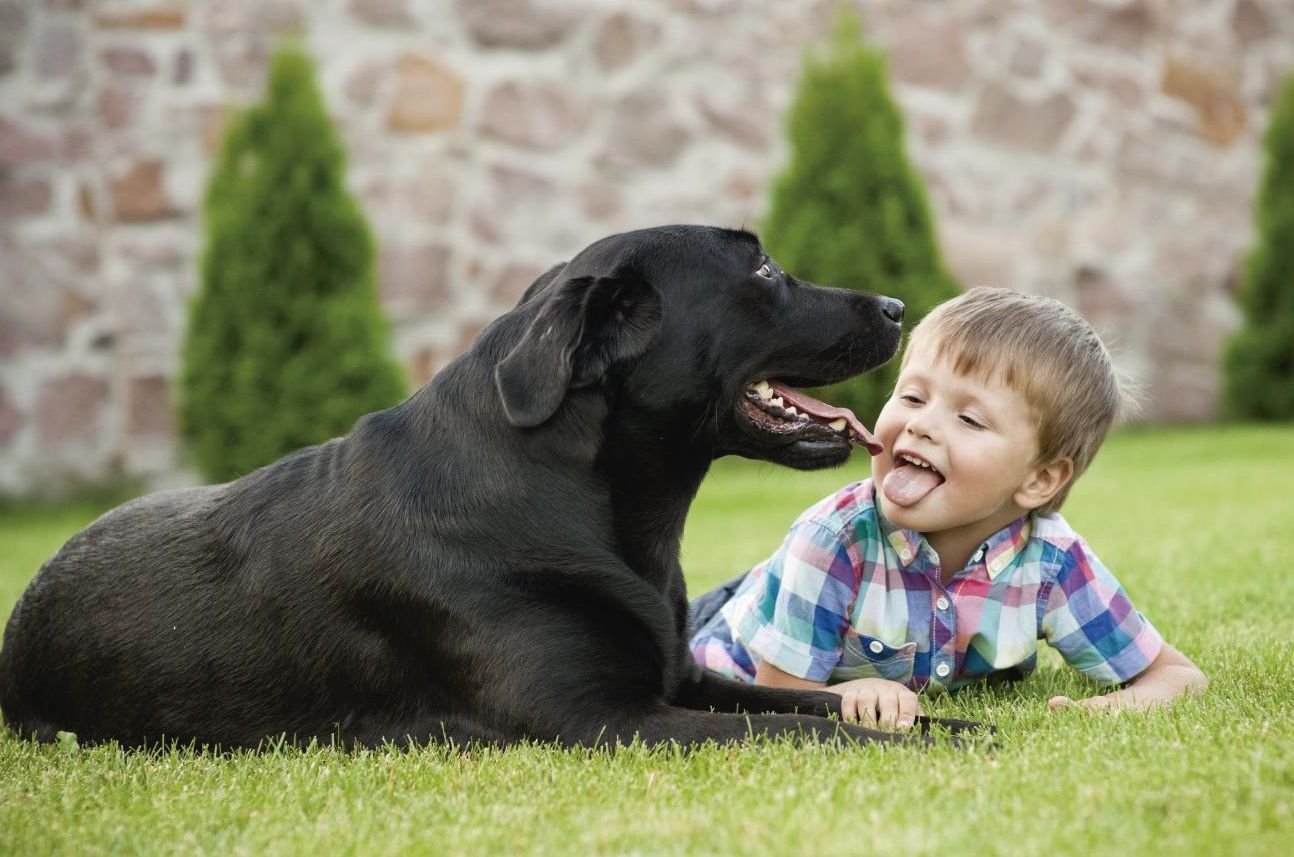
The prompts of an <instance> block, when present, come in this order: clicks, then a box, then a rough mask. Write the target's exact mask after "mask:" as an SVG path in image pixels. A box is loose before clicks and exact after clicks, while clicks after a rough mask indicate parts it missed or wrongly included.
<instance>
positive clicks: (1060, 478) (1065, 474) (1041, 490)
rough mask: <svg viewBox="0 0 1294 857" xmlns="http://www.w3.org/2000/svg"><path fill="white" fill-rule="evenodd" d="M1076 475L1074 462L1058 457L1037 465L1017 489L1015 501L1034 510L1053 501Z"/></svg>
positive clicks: (1020, 505)
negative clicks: (1047, 462)
mask: <svg viewBox="0 0 1294 857" xmlns="http://www.w3.org/2000/svg"><path fill="white" fill-rule="evenodd" d="M1073 476H1074V462H1073V461H1071V460H1070V459H1068V458H1058V459H1056V460H1055V461H1053V462H1051V463H1049V464H1042V465H1039V466H1038V467H1035V468H1034V469H1033V470H1032V471H1031V472H1030V473H1029V475H1028V476H1027V477H1025V480H1024V484H1022V485H1021V486H1020V487H1019V488H1017V489H1016V492H1015V498H1014V499H1015V502H1016V505H1017V506H1019V507H1020V508H1021V509H1028V510H1029V511H1033V510H1034V509H1038V508H1040V507H1042V506H1045V505H1047V504H1048V503H1050V502H1051V498H1053V497H1055V496H1056V495H1057V494H1059V493H1060V491H1061V489H1062V488H1064V487H1065V486H1066V485H1068V484H1069V480H1070V479H1071V478H1073Z"/></svg>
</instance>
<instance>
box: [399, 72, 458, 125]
mask: <svg viewBox="0 0 1294 857" xmlns="http://www.w3.org/2000/svg"><path fill="white" fill-rule="evenodd" d="M462 113H463V81H462V80H461V79H460V78H459V77H458V75H456V74H454V73H453V72H452V71H450V70H449V69H447V68H445V67H444V66H442V65H441V64H440V63H438V62H436V61H435V60H433V59H432V58H431V57H427V56H423V55H421V54H405V55H404V56H402V57H400V59H399V61H398V62H397V63H396V87H395V96H394V98H393V99H392V102H391V105H390V109H389V111H388V113H387V122H386V124H387V127H388V128H389V129H391V130H392V131H397V132H400V133H419V132H425V131H446V130H452V129H454V128H457V127H458V125H459V122H460V121H461V119H462Z"/></svg>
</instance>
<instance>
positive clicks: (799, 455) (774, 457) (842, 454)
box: [763, 439, 853, 470]
mask: <svg viewBox="0 0 1294 857" xmlns="http://www.w3.org/2000/svg"><path fill="white" fill-rule="evenodd" d="M852 452H853V447H852V445H851V444H850V443H849V441H847V440H836V439H827V440H799V441H796V442H795V443H793V444H791V445H790V446H785V447H782V448H781V449H778V450H775V451H773V453H772V454H770V455H766V456H763V458H764V459H765V460H766V461H771V462H773V463H774V464H781V465H783V466H785V467H793V468H795V469H796V470H822V469H824V468H828V467H839V466H840V465H842V464H844V463H845V462H846V461H848V460H849V456H850V454H851V453H852Z"/></svg>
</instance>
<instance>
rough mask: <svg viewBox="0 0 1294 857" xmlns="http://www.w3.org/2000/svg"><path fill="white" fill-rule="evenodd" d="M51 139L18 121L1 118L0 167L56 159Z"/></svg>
mask: <svg viewBox="0 0 1294 857" xmlns="http://www.w3.org/2000/svg"><path fill="white" fill-rule="evenodd" d="M55 151H56V149H55V146H54V143H53V141H52V140H50V138H48V137H46V136H45V135H43V134H40V133H39V132H37V131H36V130H34V129H32V128H28V127H25V126H24V125H22V124H20V123H19V122H18V121H16V120H13V119H9V118H7V117H3V116H0V167H7V166H17V165H21V164H25V163H29V162H32V161H43V160H47V159H49V158H52V157H54V153H55Z"/></svg>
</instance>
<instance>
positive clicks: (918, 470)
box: [881, 465, 944, 506]
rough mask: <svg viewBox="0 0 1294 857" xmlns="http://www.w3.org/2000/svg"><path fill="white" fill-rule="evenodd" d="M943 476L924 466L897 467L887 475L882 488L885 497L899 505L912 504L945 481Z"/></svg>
mask: <svg viewBox="0 0 1294 857" xmlns="http://www.w3.org/2000/svg"><path fill="white" fill-rule="evenodd" d="M943 481H944V480H943V478H942V477H941V476H939V474H937V473H935V472H934V471H933V470H926V469H925V468H924V467H913V466H911V465H908V466H907V467H896V468H894V469H893V470H891V471H890V473H889V475H888V476H886V477H885V483H884V484H883V485H881V490H882V491H884V492H885V499H887V500H889V501H890V502H891V503H894V504H895V505H898V506H911V505H912V504H913V503H915V502H917V501H918V500H920V499H921V498H922V497H924V496H926V495H927V494H929V493H930V492H931V491H933V490H935V489H936V488H938V487H939V486H940V484H942V483H943Z"/></svg>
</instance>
